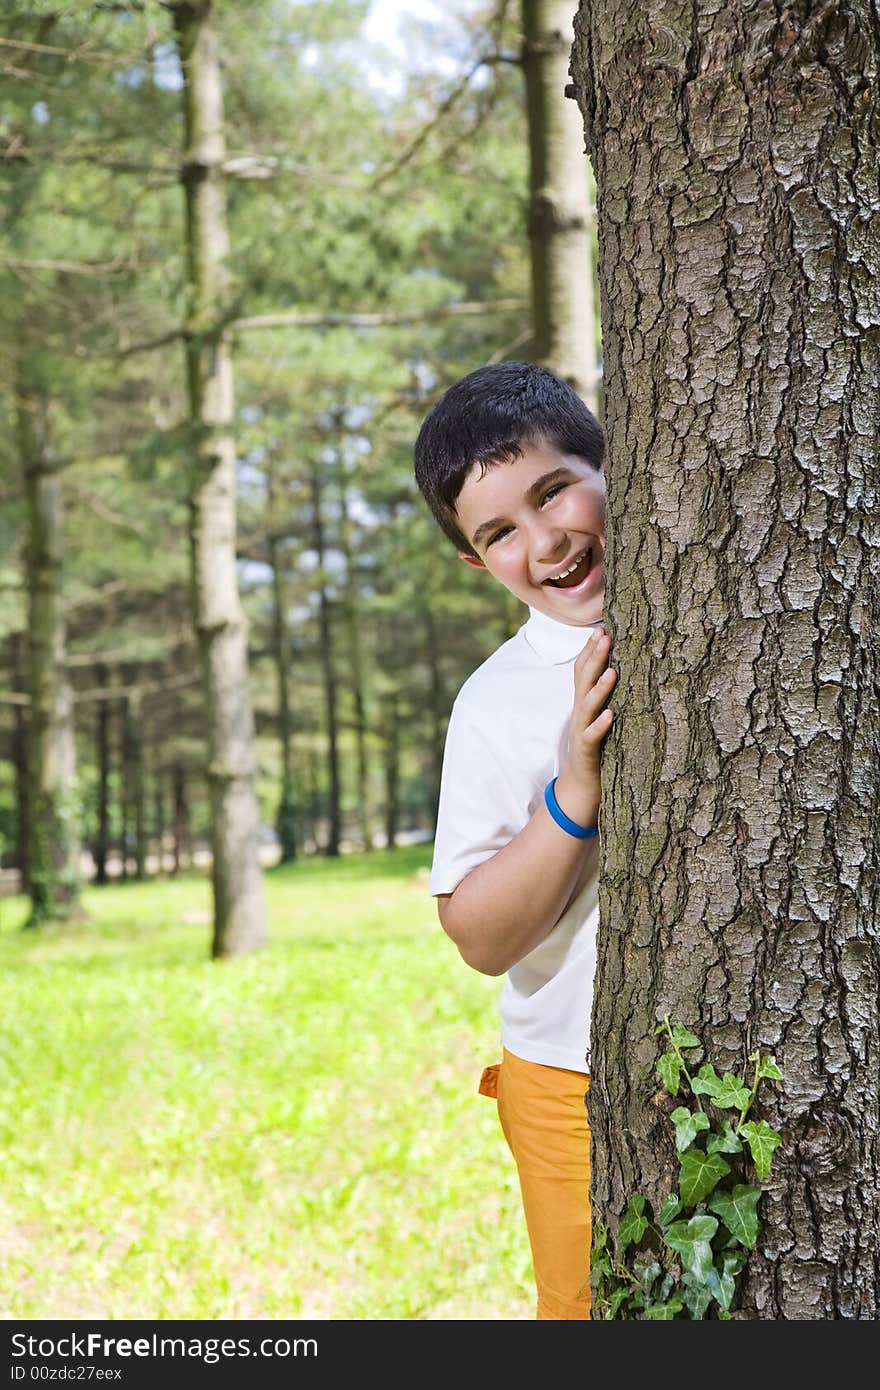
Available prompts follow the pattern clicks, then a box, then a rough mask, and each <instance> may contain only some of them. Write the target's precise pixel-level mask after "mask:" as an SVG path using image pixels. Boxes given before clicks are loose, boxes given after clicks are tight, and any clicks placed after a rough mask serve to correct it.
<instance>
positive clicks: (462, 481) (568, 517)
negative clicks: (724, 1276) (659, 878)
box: [415, 362, 616, 1320]
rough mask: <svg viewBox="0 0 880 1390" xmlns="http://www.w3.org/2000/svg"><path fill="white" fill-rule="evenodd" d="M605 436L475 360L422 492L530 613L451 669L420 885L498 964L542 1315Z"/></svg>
mask: <svg viewBox="0 0 880 1390" xmlns="http://www.w3.org/2000/svg"><path fill="white" fill-rule="evenodd" d="M602 458H603V436H602V431H601V428H600V426H599V424H598V421H597V420H596V418H595V416H593V415H592V414H591V412H590V411H589V410H588V409H587V407H586V405H584V403H583V401H582V400H581V399H580V397H579V396H577V395H576V394H575V392H574V391H573V390H572V389H571V388H570V387H569V386H567V385H565V384H564V383H563V382H562V381H560V380H559V379H558V378H557V377H556V376H554V375H553V373H551V372H549V371H547V370H546V369H544V368H542V367H537V366H534V365H532V364H530V363H526V362H501V363H498V364H496V365H490V366H487V367H480V368H478V369H477V370H476V371H474V372H471V373H469V375H467V376H466V377H464V378H463V379H462V380H460V381H458V382H457V383H456V384H455V385H453V386H451V387H450V388H449V390H448V391H447V392H446V393H445V395H443V396H442V397H441V399H440V400H439V401H438V402H437V404H436V405H435V406H434V407H433V408H432V409H431V410H430V411H429V413H428V415H427V416H426V417H425V420H424V421H423V423H422V426H421V429H420V430H419V434H418V438H417V440H416V445H415V469H416V478H417V481H418V484H419V487H420V489H421V491H422V493H423V495H424V497H425V499H426V500H427V502H428V504H429V506H430V508H431V511H432V512H433V514H434V517H435V518H436V520H437V521H438V523H439V525H440V526H441V527H442V529H443V531H444V532H445V533H446V535H447V536H448V537H449V539H450V540H451V541H452V542H453V544H454V545H455V547H456V549H457V550H458V553H459V556H460V557H461V559H462V560H463V561H464V562H465V564H468V565H472V566H473V567H474V568H475V569H481V570H488V572H489V574H491V575H493V576H494V578H495V579H496V580H498V582H499V583H501V584H503V585H504V587H505V588H506V589H509V591H510V592H511V593H512V594H515V595H516V597H517V598H518V599H520V600H521V601H522V602H523V603H524V604H526V605H527V606H528V608H529V618H528V621H527V622H526V623H525V624H524V625H523V626H522V627H521V628H520V630H519V631H518V632H517V633H516V635H515V636H514V637H512V638H511V639H510V640H509V641H508V642H505V643H504V644H503V645H502V646H501V647H499V648H498V650H497V651H495V652H494V653H493V654H492V655H491V656H490V657H489V658H488V660H487V661H485V662H484V663H483V664H482V666H480V667H479V668H478V670H477V671H475V672H474V674H473V675H472V676H470V677H469V679H468V680H467V681H465V683H464V685H463V686H462V688H461V690H460V691H459V694H458V696H457V698H456V700H455V704H454V706H453V709H452V714H451V716H450V721H449V728H448V731H447V736H446V748H445V752H444V759H443V775H442V780H441V790H440V805H439V811H438V818H437V832H436V837H435V846H434V859H433V865H432V870H431V891H432V893H433V894H434V895H435V896H436V898H437V907H438V913H439V916H440V921H441V923H442V925H443V928H444V930H445V931H446V932H447V933H448V935H449V936H450V937H451V938H452V940H453V941H454V942H455V944H456V946H457V947H458V949H459V951H460V953H461V955H462V957H463V959H464V960H465V961H466V962H467V964H468V965H471V966H472V967H473V968H474V969H476V970H479V971H481V972H482V973H484V974H487V975H501V974H504V973H505V972H507V980H506V981H505V984H504V986H503V989H502V992H501V1000H500V1011H501V1042H502V1062H501V1063H500V1064H499V1065H497V1066H493V1067H487V1068H486V1070H485V1071H484V1073H483V1078H482V1081H481V1083H480V1090H481V1092H482V1093H483V1094H488V1095H497V1100H498V1113H499V1118H500V1120H501V1125H502V1128H503V1130H504V1134H505V1137H506V1139H507V1142H508V1145H509V1147H510V1150H511V1152H512V1154H513V1157H514V1160H515V1162H516V1166H517V1171H518V1174H519V1180H520V1189H521V1192H522V1199H523V1207H524V1211H525V1216H526V1225H527V1227H528V1233H529V1243H530V1246H531V1251H532V1260H533V1265H534V1273H535V1282H536V1286H537V1317H538V1318H539V1319H547V1320H549V1319H555V1320H574V1319H588V1318H589V1316H590V1289H589V1252H590V1211H589V1174H590V1170H589V1131H588V1127H587V1114H586V1106H585V1093H586V1090H587V1087H588V1085H589V1075H588V1072H589V1036H588V1035H589V1020H590V1010H591V1005H592V981H593V972H594V969H595V962H596V927H597V921H598V900H597V891H598V882H597V872H598V862H599V851H598V841H597V838H596V837H597V835H598V825H597V818H598V813H599V799H600V778H599V771H600V756H601V749H602V743H603V741H604V739H605V737H606V735H607V733H608V730H609V728H610V727H611V720H612V712H611V710H610V709H607V708H606V707H605V706H606V702H607V700H608V699H609V697H610V695H611V693H612V691H613V689H614V685H615V682H616V674H615V672H614V670H613V669H612V668H611V667H609V666H608V657H609V651H610V642H609V639H608V638H607V636H606V635H605V633H604V631H603V629H602V625H601V624H602V606H603V601H604V584H605V571H604V555H605V506H604V503H605V482H604V474H603V471H602Z"/></svg>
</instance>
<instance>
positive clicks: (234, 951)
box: [170, 0, 267, 957]
mask: <svg viewBox="0 0 880 1390" xmlns="http://www.w3.org/2000/svg"><path fill="white" fill-rule="evenodd" d="M170 8H171V11H172V13H173V16H174V24H175V29H176V34H177V47H178V52H179V55H180V61H181V66H182V69H183V78H184V86H183V107H184V119H185V127H186V148H185V152H184V157H183V164H182V169H181V178H182V181H183V186H184V190H185V193H186V227H187V237H186V239H187V263H188V282H189V283H188V292H189V307H188V313H187V321H186V334H187V376H188V386H189V399H190V412H191V418H192V424H193V432H194V435H195V440H194V451H195V458H194V461H193V476H192V487H191V492H190V546H191V555H192V594H193V599H192V601H193V612H194V621H195V628H196V633H197V635H198V641H199V649H200V653H201V659H202V668H203V672H204V695H205V715H206V722H207V732H208V783H209V787H210V795H211V876H212V882H213V890H214V933H213V941H212V948H211V950H212V955H214V956H215V957H217V956H234V955H240V954H242V953H243V952H245V951H250V950H252V949H254V948H255V947H258V946H262V945H263V944H264V943H265V942H266V939H267V933H266V921H265V909H264V904H263V883H262V874H261V871H260V863H259V811H258V807H257V798H256V790H255V781H256V757H255V750H254V725H253V712H252V708H251V699H250V691H249V688H248V669H247V624H246V619H245V615H244V611H243V609H242V606H241V600H240V597H239V593H238V578H237V573H236V567H235V540H236V535H235V532H236V519H235V501H236V498H235V442H234V440H233V436H232V423H233V379H232V356H231V351H230V345H229V339H228V335H227V330H226V327H225V322H226V319H227V318H228V316H229V315H230V314H231V312H232V306H231V304H230V302H229V294H230V283H229V266H228V261H229V250H230V248H229V234H228V230H227V224H226V194H225V185H224V178H223V161H224V158H225V144H224V135H223V90H222V84H221V75H220V55H219V52H218V45H217V39H216V36H215V34H214V31H213V29H212V27H211V9H212V6H211V4H210V0H192V3H180V4H177V3H174V4H171V5H170Z"/></svg>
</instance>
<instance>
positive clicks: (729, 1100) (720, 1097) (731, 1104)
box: [712, 1071, 752, 1110]
mask: <svg viewBox="0 0 880 1390" xmlns="http://www.w3.org/2000/svg"><path fill="white" fill-rule="evenodd" d="M751 1094H752V1093H751V1091H750V1089H749V1087H748V1086H746V1085H745V1084H744V1082H743V1081H742V1079H741V1078H740V1077H739V1076H734V1075H733V1072H730V1071H726V1072H725V1073H724V1076H723V1078H722V1081H721V1085H720V1086H719V1088H718V1090H717V1091H716V1092H715V1094H714V1096H713V1097H712V1104H713V1105H717V1106H718V1108H719V1109H720V1110H742V1109H744V1108H745V1106H747V1105H748V1103H749V1100H750V1098H751Z"/></svg>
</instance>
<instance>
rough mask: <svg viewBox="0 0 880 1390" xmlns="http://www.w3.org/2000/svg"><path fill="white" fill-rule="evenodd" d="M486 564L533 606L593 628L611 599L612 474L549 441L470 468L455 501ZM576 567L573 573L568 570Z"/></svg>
mask: <svg viewBox="0 0 880 1390" xmlns="http://www.w3.org/2000/svg"><path fill="white" fill-rule="evenodd" d="M455 511H456V515H457V517H458V524H459V526H460V527H461V530H462V532H463V533H464V535H465V536H467V538H468V540H469V541H470V543H471V545H472V546H473V548H474V550H475V551H476V552H477V555H478V556H479V557H480V558H479V559H478V560H477V559H474V557H473V556H472V555H467V554H465V553H464V552H463V551H459V555H460V557H461V559H462V560H464V561H465V563H466V564H469V565H476V566H478V567H480V568H485V569H487V570H488V571H489V573H490V574H493V575H494V576H495V578H496V579H497V580H498V581H499V583H501V584H503V585H504V587H505V589H509V590H510V592H511V593H512V594H515V595H516V597H517V598H518V599H520V600H521V601H522V602H523V603H525V604H528V606H529V607H530V608H537V609H538V611H539V612H541V613H545V614H546V615H547V616H548V617H549V618H555V619H556V620H557V622H560V623H569V624H570V625H571V626H572V627H589V626H592V625H593V624H595V623H598V622H600V621H601V618H602V607H603V604H604V601H605V475H604V473H602V472H601V470H599V469H596V468H594V467H593V466H592V464H589V463H586V462H585V461H584V460H583V459H580V458H577V457H575V456H574V455H572V454H561V453H560V452H559V450H558V449H555V448H554V447H553V446H552V445H550V444H547V443H545V442H543V441H536V442H535V443H532V444H527V445H525V446H524V448H523V452H522V454H521V455H520V457H519V458H516V459H514V460H513V462H512V463H499V464H493V465H492V466H491V467H490V468H488V469H487V470H486V472H485V473H483V474H482V475H481V473H480V468H479V466H478V465H477V464H474V466H473V467H472V468H471V471H470V472H469V473H468V475H467V478H466V479H465V483H464V487H463V488H462V490H461V492H460V493H459V495H458V499H457V501H456V504H455ZM569 571H571V572H570V573H569Z"/></svg>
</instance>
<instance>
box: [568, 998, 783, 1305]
mask: <svg viewBox="0 0 880 1390" xmlns="http://www.w3.org/2000/svg"><path fill="white" fill-rule="evenodd" d="M656 1031H657V1032H658V1033H662V1034H664V1035H665V1038H666V1043H667V1050H666V1051H665V1052H664V1053H663V1054H662V1056H661V1057H660V1058H659V1059H658V1061H657V1074H658V1075H659V1077H660V1080H661V1081H662V1083H663V1086H664V1087H665V1089H666V1090H667V1091H668V1092H669V1094H670V1095H671V1096H674V1097H679V1094H680V1093H681V1103H680V1104H679V1105H678V1106H677V1107H676V1108H675V1109H674V1110H673V1111H672V1112H671V1114H670V1116H669V1118H670V1120H671V1121H672V1123H673V1125H674V1127H675V1148H676V1152H677V1155H678V1162H679V1183H678V1191H677V1192H670V1193H669V1194H668V1196H667V1197H665V1198H664V1200H663V1202H662V1203H661V1205H660V1208H659V1211H657V1213H656V1214H655V1213H654V1211H653V1210H652V1208H651V1205H650V1203H649V1202H648V1201H647V1199H646V1198H645V1197H643V1196H641V1194H637V1195H636V1196H634V1197H630V1199H629V1201H628V1202H627V1206H626V1210H625V1212H624V1214H623V1218H622V1220H621V1222H620V1226H619V1228H618V1231H617V1236H616V1239H612V1237H611V1234H610V1232H609V1230H608V1228H607V1227H606V1226H604V1225H603V1224H602V1223H601V1222H596V1223H595V1224H594V1230H593V1254H592V1275H591V1282H592V1288H593V1317H594V1318H596V1319H603V1320H609V1319H639V1320H642V1319H650V1320H662V1321H671V1320H673V1319H675V1318H696V1319H704V1318H715V1319H723V1320H727V1319H729V1318H730V1316H731V1314H730V1308H731V1304H732V1303H733V1298H734V1294H735V1292H736V1281H737V1277H738V1276H739V1275H740V1274H741V1272H742V1270H743V1269H744V1268H745V1265H746V1262H747V1260H748V1257H749V1252H750V1251H752V1250H753V1249H754V1248H755V1245H756V1244H757V1240H758V1234H759V1231H760V1228H761V1223H760V1220H759V1217H758V1202H759V1200H760V1197H761V1188H760V1187H758V1186H756V1185H754V1184H753V1183H749V1182H746V1181H745V1180H744V1179H745V1178H746V1176H747V1174H746V1171H745V1170H746V1168H747V1166H748V1164H749V1161H750V1162H751V1165H752V1167H753V1168H754V1172H755V1174H756V1176H757V1178H758V1180H759V1182H763V1181H764V1179H765V1178H767V1177H768V1176H769V1174H770V1168H771V1165H772V1162H773V1154H774V1152H775V1150H776V1149H777V1148H778V1147H779V1145H780V1143H781V1142H782V1140H781V1138H780V1136H779V1134H778V1133H777V1132H776V1130H775V1129H773V1128H771V1126H770V1125H769V1124H767V1122H766V1121H765V1120H754V1119H751V1120H750V1119H748V1118H747V1117H748V1115H749V1112H750V1110H751V1109H752V1106H753V1104H754V1102H755V1097H756V1096H757V1093H758V1087H759V1085H760V1083H761V1082H762V1081H781V1080H782V1072H781V1071H780V1070H779V1068H778V1067H777V1065H776V1062H775V1059H774V1058H773V1057H771V1056H769V1055H764V1054H762V1053H761V1052H753V1053H752V1054H751V1056H750V1057H749V1061H750V1062H751V1063H752V1064H753V1067H754V1075H753V1077H752V1083H751V1085H750V1086H749V1085H748V1084H747V1083H746V1082H745V1081H744V1080H743V1079H742V1078H741V1077H739V1076H734V1075H733V1074H732V1073H731V1072H729V1071H728V1072H725V1073H724V1075H723V1076H719V1075H718V1073H717V1071H716V1070H715V1068H714V1066H713V1065H712V1064H711V1062H704V1063H703V1065H702V1066H701V1067H700V1068H699V1070H698V1071H697V1072H696V1073H694V1074H692V1073H691V1071H690V1070H689V1068H688V1065H687V1062H686V1061H685V1058H684V1055H683V1054H684V1053H685V1052H691V1051H692V1050H693V1049H694V1048H702V1046H703V1044H702V1043H701V1041H700V1039H699V1038H698V1037H697V1036H696V1034H694V1033H692V1032H691V1031H690V1029H688V1028H686V1027H684V1025H683V1024H681V1023H670V1022H669V1017H668V1015H667V1016H666V1017H665V1018H664V1020H663V1022H662V1023H661V1024H660V1025H659V1027H658V1028H657V1030H656ZM734 1116H735V1117H736V1118H734Z"/></svg>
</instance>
